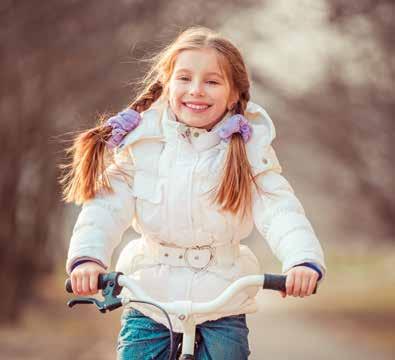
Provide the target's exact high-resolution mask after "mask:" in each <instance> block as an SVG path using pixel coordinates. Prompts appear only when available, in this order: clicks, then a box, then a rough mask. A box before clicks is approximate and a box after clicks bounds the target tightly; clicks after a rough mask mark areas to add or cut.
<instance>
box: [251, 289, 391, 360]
mask: <svg viewBox="0 0 395 360" xmlns="http://www.w3.org/2000/svg"><path fill="white" fill-rule="evenodd" d="M312 300H313V299H311V300H310V299H300V298H299V299H295V298H287V299H282V298H281V297H279V296H278V294H266V293H265V294H264V295H262V296H260V297H259V304H260V308H261V309H262V311H261V312H259V313H257V314H254V315H250V316H249V321H248V323H249V325H250V329H251V333H250V345H251V349H252V355H251V360H262V359H265V358H267V359H276V360H286V359H292V360H306V359H320V360H333V359H336V360H354V359H358V360H365V359H366V360H368V359H369V360H371V359H380V360H387V359H388V360H390V359H394V358H395V347H393V348H391V343H389V342H388V341H386V339H384V338H383V335H382V334H379V331H382V332H383V329H377V328H375V327H374V326H373V324H372V321H370V319H365V320H363V319H358V320H359V321H356V319H350V318H349V317H346V316H344V314H330V313H329V314H324V313H322V314H317V313H314V312H308V311H307V306H306V307H305V309H306V311H300V310H296V309H295V308H292V307H290V306H289V303H290V302H291V303H292V302H293V303H295V302H303V301H312ZM287 302H288V304H287ZM393 323H394V322H393V321H389V322H388V328H387V329H384V330H385V333H387V334H388V333H393V330H392V328H391V327H392V325H391V324H393ZM380 324H381V322H380ZM392 344H393V343H392Z"/></svg>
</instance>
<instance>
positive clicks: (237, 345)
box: [61, 27, 326, 360]
mask: <svg viewBox="0 0 395 360" xmlns="http://www.w3.org/2000/svg"><path fill="white" fill-rule="evenodd" d="M153 60H154V63H153V66H152V68H151V70H150V71H149V72H148V74H147V75H146V77H145V79H144V84H145V85H146V86H145V88H144V90H143V91H142V92H141V93H140V94H139V95H138V96H137V97H136V99H135V100H134V101H133V102H132V103H131V104H130V105H129V106H128V107H127V108H126V109H124V110H123V111H121V112H120V113H118V114H117V115H115V116H113V117H111V118H109V119H108V120H107V121H106V122H102V124H100V125H99V126H97V127H95V128H93V129H91V130H89V131H86V132H84V133H82V134H80V135H79V136H78V137H77V138H76V139H75V142H74V145H73V147H72V148H71V149H69V151H71V152H72V153H73V156H74V158H73V163H72V164H71V165H70V166H69V172H68V174H67V175H66V176H65V177H64V178H63V180H62V181H61V182H62V184H63V185H64V199H65V201H67V202H75V203H76V204H83V207H82V210H81V213H80V214H79V216H78V219H77V222H76V224H75V227H74V230H73V235H72V238H71V241H70V248H69V252H68V259H67V264H66V270H67V273H68V274H69V275H70V277H71V281H72V288H73V291H74V293H75V294H76V295H90V294H95V293H97V276H98V274H99V273H103V272H105V270H106V269H108V267H109V266H110V258H111V254H112V252H113V249H114V248H115V247H116V246H117V245H118V243H119V242H120V239H121V236H122V234H123V233H124V232H125V230H126V229H127V228H128V227H129V226H130V225H132V226H133V227H134V229H135V230H136V231H137V232H139V233H140V234H141V238H140V239H138V240H133V241H131V242H130V243H129V244H128V245H127V246H125V248H124V249H123V251H122V253H121V255H120V257H119V260H118V264H117V266H116V269H117V271H122V272H123V273H124V274H127V275H129V276H131V277H133V278H134V279H135V280H136V281H138V282H139V283H140V285H141V286H142V287H143V288H144V290H145V291H146V292H147V293H148V294H149V295H150V296H152V297H153V298H155V299H157V300H159V301H174V300H192V301H194V302H201V301H209V300H211V299H212V298H213V297H216V296H217V295H218V294H219V293H221V292H222V291H223V290H224V289H225V288H226V287H227V286H228V285H229V284H230V283H231V282H233V281H234V280H236V279H237V278H239V277H242V276H245V275H250V274H257V273H259V266H258V261H257V259H256V257H255V256H254V254H253V253H252V252H251V251H250V250H249V249H248V248H247V247H246V246H244V245H240V241H241V240H242V239H244V238H246V237H247V236H248V235H249V234H250V233H251V231H252V229H253V226H254V225H255V226H256V227H257V229H258V231H259V232H260V233H261V234H262V236H263V237H264V238H265V239H266V241H267V242H268V244H269V246H270V248H271V250H272V251H273V253H274V255H275V256H276V257H278V259H279V260H280V261H281V262H282V270H283V273H285V274H287V280H286V292H283V293H282V296H283V297H285V296H286V295H292V296H300V297H304V296H309V295H311V294H312V292H313V290H314V287H315V285H316V283H317V281H320V282H321V281H322V280H323V278H324V276H325V273H326V266H325V263H324V258H323V251H322V248H321V245H320V243H319V241H318V239H317V237H316V235H315V233H314V230H313V228H312V226H311V224H310V222H309V220H308V219H307V218H306V216H305V213H304V209H303V207H302V205H301V203H300V202H299V200H298V199H297V198H296V196H295V194H294V192H293V189H292V187H291V186H290V184H289V183H288V181H287V180H286V179H285V178H284V177H283V176H282V175H281V166H280V164H279V162H278V160H277V157H276V154H275V152H274V150H273V147H272V145H271V144H272V141H273V139H274V137H275V128H274V125H273V123H272V120H271V119H270V117H269V116H268V114H267V113H266V111H265V110H264V109H263V108H262V107H261V106H259V105H257V104H255V103H253V102H252V101H250V81H249V78H248V74H247V70H246V66H245V64H244V62H243V59H242V57H241V55H240V52H239V51H238V49H237V48H236V47H235V46H234V45H233V44H232V43H231V42H230V41H229V40H227V39H225V38H223V37H222V36H220V35H219V34H217V33H215V32H213V31H212V30H209V29H207V28H203V27H192V28H189V29H187V30H186V31H184V32H182V33H181V34H180V35H179V36H178V37H177V39H175V41H174V42H173V43H171V44H170V45H169V46H167V47H166V48H165V49H164V50H163V51H162V52H160V53H159V54H158V55H156V56H155V57H154V58H153ZM256 292H257V289H255V288H253V289H248V291H245V292H243V293H241V294H239V295H238V297H236V298H235V299H234V300H233V301H232V303H231V304H228V305H226V306H224V307H223V309H222V310H221V312H218V313H212V314H210V315H204V316H196V317H195V320H196V322H197V324H199V325H198V332H199V335H200V337H201V341H200V343H199V346H198V348H197V350H196V358H197V359H228V360H231V359H235V360H236V359H237V360H240V359H246V358H247V357H248V355H249V353H250V351H249V348H248V340H247V335H248V328H247V326H246V321H245V314H246V313H251V312H254V311H256V304H255V299H254V298H255V295H256ZM132 306H133V308H131V307H127V308H125V310H124V313H123V315H122V326H121V331H120V334H119V341H118V348H117V350H118V358H119V359H166V358H167V356H168V349H169V336H168V333H167V328H166V325H167V321H166V319H165V318H164V317H163V315H162V314H161V313H159V312H157V311H156V310H155V309H153V308H152V307H149V306H147V305H143V304H133V305H132ZM172 322H173V324H174V329H175V338H176V341H180V334H179V332H180V327H179V324H177V318H175V317H172ZM131 323H133V325H132V326H131Z"/></svg>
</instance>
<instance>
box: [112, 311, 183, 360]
mask: <svg viewBox="0 0 395 360" xmlns="http://www.w3.org/2000/svg"><path fill="white" fill-rule="evenodd" d="M173 336H174V342H175V344H174V348H175V350H176V348H177V345H178V344H179V343H180V341H181V334H179V333H173ZM175 350H174V353H175ZM169 352H170V334H169V330H168V328H167V327H166V326H164V325H162V324H160V323H157V322H156V321H154V320H152V319H151V318H149V317H147V316H145V315H143V314H142V313H141V312H140V311H137V310H134V309H133V310H131V311H129V312H126V313H124V314H123V315H122V317H121V330H120V332H119V336H118V345H117V354H118V357H117V359H118V360H131V359H133V360H135V359H136V360H149V359H157V360H162V359H163V360H167V359H168V357H169V355H170V354H169Z"/></svg>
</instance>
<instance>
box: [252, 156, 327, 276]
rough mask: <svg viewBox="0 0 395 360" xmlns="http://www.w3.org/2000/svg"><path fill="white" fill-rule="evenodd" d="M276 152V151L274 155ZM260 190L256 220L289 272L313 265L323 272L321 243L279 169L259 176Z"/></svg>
mask: <svg viewBox="0 0 395 360" xmlns="http://www.w3.org/2000/svg"><path fill="white" fill-rule="evenodd" d="M273 153H274V151H273V150H272V154H273ZM256 181H257V184H258V186H259V188H260V191H255V192H254V197H253V218H254V223H255V225H256V227H257V229H258V231H259V232H260V233H261V234H262V235H263V237H264V238H265V239H266V241H267V243H268V245H269V247H270V249H271V250H272V252H273V254H274V255H275V256H276V257H277V258H278V259H279V260H280V261H281V263H282V272H283V273H286V272H287V271H288V270H290V269H291V268H292V267H294V266H295V265H298V264H301V263H306V262H311V263H314V264H316V265H317V266H318V267H319V269H320V270H321V273H322V277H321V280H320V281H322V280H323V279H324V278H325V274H326V265H325V262H324V254H323V250H322V247H321V244H320V242H319V240H318V238H317V236H316V234H315V232H314V229H313V227H312V225H311V223H310V221H309V220H308V219H307V217H306V214H305V211H304V208H303V206H302V204H301V203H300V201H299V199H298V198H297V197H296V195H295V193H294V190H293V188H292V187H291V185H290V184H289V182H288V181H287V180H286V179H285V177H284V176H282V175H281V170H280V168H279V167H276V168H275V169H269V170H268V171H265V172H263V173H261V174H258V175H257V177H256Z"/></svg>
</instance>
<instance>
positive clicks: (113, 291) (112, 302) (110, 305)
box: [67, 272, 123, 313]
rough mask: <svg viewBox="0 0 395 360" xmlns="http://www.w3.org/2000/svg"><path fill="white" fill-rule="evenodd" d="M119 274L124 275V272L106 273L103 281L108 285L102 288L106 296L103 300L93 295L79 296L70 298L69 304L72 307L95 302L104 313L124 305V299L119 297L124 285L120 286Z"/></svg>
mask: <svg viewBox="0 0 395 360" xmlns="http://www.w3.org/2000/svg"><path fill="white" fill-rule="evenodd" d="M119 275H122V273H121V272H111V273H108V274H105V275H104V277H103V281H102V282H103V284H106V287H105V288H104V289H103V290H102V296H103V297H104V300H103V301H100V300H98V299H95V298H92V297H77V298H75V299H72V300H69V301H68V302H67V306H68V307H70V308H72V307H73V306H74V305H78V304H95V305H96V307H97V308H98V309H99V311H100V312H102V313H105V312H106V311H112V310H115V309H118V308H119V307H121V306H122V305H123V304H122V299H120V298H118V297H117V295H119V294H120V292H121V290H122V287H121V286H119V285H118V282H117V280H118V276H119ZM99 283H100V282H99Z"/></svg>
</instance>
